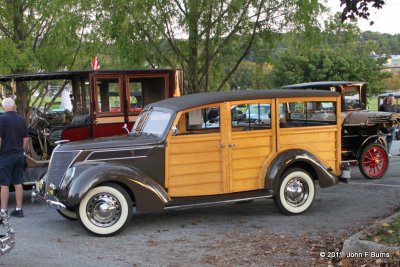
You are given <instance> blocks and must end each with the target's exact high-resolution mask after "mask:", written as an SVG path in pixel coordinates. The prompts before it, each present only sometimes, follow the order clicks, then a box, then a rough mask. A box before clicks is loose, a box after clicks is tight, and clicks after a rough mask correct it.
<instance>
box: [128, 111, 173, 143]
mask: <svg viewBox="0 0 400 267" xmlns="http://www.w3.org/2000/svg"><path fill="white" fill-rule="evenodd" d="M170 119H171V113H169V112H167V111H163V110H154V109H152V108H150V109H146V110H144V111H143V112H142V113H140V115H139V117H138V118H137V120H136V122H135V125H134V126H133V129H132V133H146V134H154V135H157V136H160V135H162V134H163V133H164V132H165V130H166V128H167V126H168V123H169V121H170Z"/></svg>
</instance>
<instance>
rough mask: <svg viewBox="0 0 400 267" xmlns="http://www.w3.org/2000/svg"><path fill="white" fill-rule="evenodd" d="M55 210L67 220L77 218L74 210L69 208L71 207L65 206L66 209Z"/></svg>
mask: <svg viewBox="0 0 400 267" xmlns="http://www.w3.org/2000/svg"><path fill="white" fill-rule="evenodd" d="M57 212H58V213H59V214H60V215H61V216H63V217H64V218H65V219H67V220H70V221H76V220H78V216H77V215H76V211H75V210H71V209H68V208H67V209H58V210H57Z"/></svg>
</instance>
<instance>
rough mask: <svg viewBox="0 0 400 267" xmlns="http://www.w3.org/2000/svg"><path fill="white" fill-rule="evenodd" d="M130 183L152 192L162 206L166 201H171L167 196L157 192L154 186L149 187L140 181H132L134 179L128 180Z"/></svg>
mask: <svg viewBox="0 0 400 267" xmlns="http://www.w3.org/2000/svg"><path fill="white" fill-rule="evenodd" d="M130 181H132V182H134V183H137V184H139V185H140V186H142V187H144V188H147V189H148V190H150V191H153V192H154V193H155V194H156V195H157V196H158V197H159V198H160V199H161V200H162V201H163V202H164V204H166V203H167V202H168V201H170V200H171V199H170V198H169V196H168V195H167V194H163V192H162V191H160V190H158V189H157V188H156V187H155V186H151V185H149V184H145V183H143V182H141V181H138V180H134V179H130Z"/></svg>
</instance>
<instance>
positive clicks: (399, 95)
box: [378, 92, 400, 97]
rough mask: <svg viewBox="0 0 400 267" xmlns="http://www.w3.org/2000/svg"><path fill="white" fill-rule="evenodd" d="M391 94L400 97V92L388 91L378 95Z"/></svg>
mask: <svg viewBox="0 0 400 267" xmlns="http://www.w3.org/2000/svg"><path fill="white" fill-rule="evenodd" d="M389 95H393V96H394V97H400V92H388V93H384V94H380V95H378V97H385V96H389Z"/></svg>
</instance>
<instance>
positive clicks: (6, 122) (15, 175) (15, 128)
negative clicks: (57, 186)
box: [0, 98, 29, 217]
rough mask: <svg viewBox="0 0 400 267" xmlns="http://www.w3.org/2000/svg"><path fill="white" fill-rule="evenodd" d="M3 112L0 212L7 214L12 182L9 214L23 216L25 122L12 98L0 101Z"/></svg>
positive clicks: (0, 152)
mask: <svg viewBox="0 0 400 267" xmlns="http://www.w3.org/2000/svg"><path fill="white" fill-rule="evenodd" d="M1 104H2V106H3V110H4V111H5V114H4V115H2V116H0V189H1V191H0V199H1V204H0V205H1V212H2V213H3V212H5V213H7V214H8V211H7V207H8V198H9V195H10V192H9V186H10V184H11V183H12V184H13V185H14V188H15V200H16V207H15V210H14V211H12V212H11V216H15V217H24V212H23V211H22V199H23V187H22V180H23V172H24V161H25V156H24V152H25V151H26V150H27V148H28V144H29V135H28V128H27V126H26V122H25V120H24V119H23V117H22V116H20V115H19V114H18V113H17V112H16V111H15V108H16V106H15V102H14V100H13V99H12V98H4V99H3V101H2V103H1Z"/></svg>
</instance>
